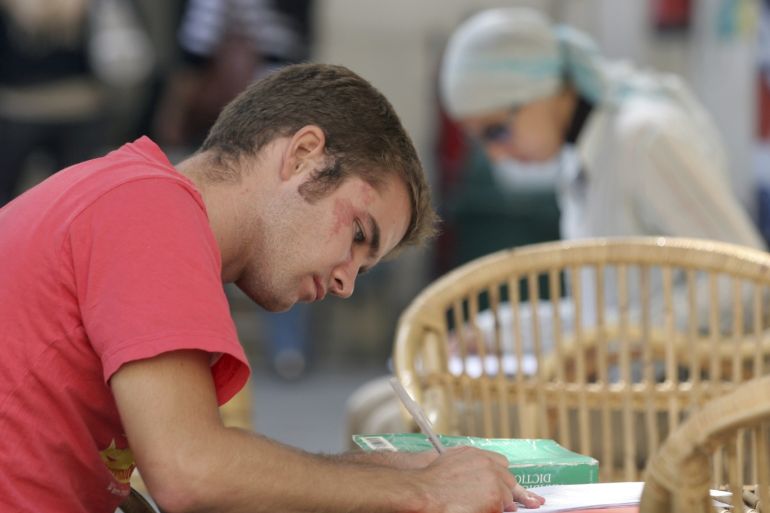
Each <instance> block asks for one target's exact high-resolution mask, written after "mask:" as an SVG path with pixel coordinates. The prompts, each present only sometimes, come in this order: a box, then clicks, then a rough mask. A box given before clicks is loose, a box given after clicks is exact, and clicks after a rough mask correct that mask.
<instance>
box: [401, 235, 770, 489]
mask: <svg viewBox="0 0 770 513" xmlns="http://www.w3.org/2000/svg"><path fill="white" fill-rule="evenodd" d="M525 296H526V298H528V299H527V300H524V297H525ZM769 297H770V256H768V255H767V254H766V253H764V252H761V251H757V250H752V249H748V248H743V247H739V246H735V245H730V244H724V243H719V242H712V241H703V240H692V239H673V238H625V239H600V240H586V241H579V242H554V243H546V244H537V245H532V246H525V247H520V248H516V249H511V250H504V251H500V252H497V253H494V254H491V255H488V256H485V257H482V258H480V259H477V260H475V261H472V262H470V263H468V264H465V265H463V266H461V267H459V268H457V269H455V270H454V271H452V272H450V273H449V274H447V275H445V276H443V277H441V278H439V279H438V280H436V281H435V282H434V283H433V284H431V285H430V286H428V287H427V288H426V289H425V290H424V291H423V292H422V293H421V294H420V295H419V296H418V297H417V298H416V299H415V300H414V301H413V302H412V304H411V305H410V306H409V308H408V309H407V310H406V311H405V312H404V313H403V314H402V316H401V318H400V320H399V324H398V329H397V333H396V341H395V347H394V366H395V371H396V374H397V375H398V377H399V379H400V380H401V381H402V382H403V383H404V385H405V386H406V387H407V389H408V390H409V392H410V393H411V394H412V396H413V397H414V398H415V399H416V400H417V401H418V402H419V403H420V404H421V405H422V406H423V408H425V410H426V411H427V413H428V415H429V417H430V418H431V420H432V421H433V422H434V424H435V426H436V428H437V430H438V431H439V432H442V433H446V434H462V435H469V436H471V435H474V436H486V437H505V438H508V437H517V438H518V437H521V438H550V439H555V440H556V441H558V442H559V443H560V444H562V445H564V446H565V447H567V448H570V449H572V450H575V451H577V452H580V453H582V454H588V455H592V456H594V457H596V458H597V459H598V460H599V461H600V479H601V480H603V481H617V480H623V481H631V480H639V479H640V476H641V470H642V469H643V468H644V465H645V463H646V460H647V456H648V455H650V454H652V453H654V452H655V451H656V450H657V449H658V447H659V446H660V443H661V442H662V440H663V439H665V437H666V436H667V434H668V433H670V432H672V431H673V430H674V429H676V427H677V426H678V425H679V424H680V423H681V421H682V420H683V418H684V417H685V416H686V415H687V413H688V412H689V411H690V410H691V409H692V408H695V407H697V406H699V405H700V404H702V403H703V402H704V401H706V400H708V399H709V398H711V397H714V396H717V395H721V394H723V393H725V392H726V391H729V390H731V389H732V388H733V387H734V386H735V384H736V383H739V382H742V381H744V380H746V379H750V378H752V377H756V376H760V375H763V374H766V373H767V371H768V368H770V365H769V363H770V362H768V355H770V336H766V326H767V325H768V322H767V314H766V313H767V311H768V310H770V299H768V298H769Z"/></svg>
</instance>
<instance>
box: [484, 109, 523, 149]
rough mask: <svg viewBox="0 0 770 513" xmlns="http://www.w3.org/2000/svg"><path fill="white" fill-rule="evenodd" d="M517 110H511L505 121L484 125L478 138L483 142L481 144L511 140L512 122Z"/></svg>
mask: <svg viewBox="0 0 770 513" xmlns="http://www.w3.org/2000/svg"><path fill="white" fill-rule="evenodd" d="M516 110H517V109H515V108H513V109H511V111H510V113H509V115H508V116H507V117H506V118H505V120H503V121H496V122H494V123H489V124H487V125H484V126H483V127H482V128H481V130H479V133H478V138H479V139H480V140H481V142H482V143H501V142H505V141H507V140H508V139H510V137H511V135H513V128H512V127H511V122H512V121H513V117H514V116H515V115H516Z"/></svg>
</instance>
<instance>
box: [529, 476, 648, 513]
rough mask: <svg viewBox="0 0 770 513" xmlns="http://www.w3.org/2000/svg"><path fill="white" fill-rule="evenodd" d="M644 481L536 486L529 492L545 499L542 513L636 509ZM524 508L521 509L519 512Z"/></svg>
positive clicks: (540, 510)
mask: <svg viewBox="0 0 770 513" xmlns="http://www.w3.org/2000/svg"><path fill="white" fill-rule="evenodd" d="M643 487H644V483H643V482H628V483H592V484H577V485H554V486H536V487H534V488H529V489H528V490H530V491H532V492H535V493H536V494H538V495H540V496H542V497H545V504H543V505H542V506H540V508H539V509H537V510H536V511H538V512H539V513H556V512H558V511H573V510H576V509H586V508H603V507H615V506H633V505H637V504H639V500H640V499H641V497H642V488H643ZM522 510H524V508H522V507H519V511H522Z"/></svg>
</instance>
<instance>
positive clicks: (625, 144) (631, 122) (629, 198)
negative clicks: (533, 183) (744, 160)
mask: <svg viewBox="0 0 770 513" xmlns="http://www.w3.org/2000/svg"><path fill="white" fill-rule="evenodd" d="M440 88H441V95H442V99H443V102H444V105H445V106H446V108H447V110H448V112H449V113H450V115H451V116H452V117H453V118H454V119H457V120H459V121H460V122H461V124H462V126H463V127H464V129H465V131H466V133H468V134H469V135H470V136H471V137H472V138H473V139H475V140H476V141H478V142H479V143H480V144H481V145H482V146H483V147H484V149H485V151H486V154H487V155H488V156H489V158H490V159H491V160H492V161H494V162H496V163H505V162H506V161H510V160H514V161H518V162H523V163H532V162H539V161H547V160H550V159H553V158H555V157H557V156H558V155H559V154H560V152H561V151H562V150H563V149H564V148H565V147H567V146H571V147H574V149H575V151H576V154H577V165H573V166H567V165H565V166H562V169H561V173H560V176H559V177H558V184H557V187H558V192H559V199H560V208H561V223H560V224H561V235H562V238H564V239H579V238H586V237H607V236H634V235H663V236H679V237H698V238H705V239H715V240H720V241H725V242H732V243H736V244H742V245H745V246H750V247H754V248H763V247H764V244H763V242H762V239H761V237H760V235H759V233H758V231H757V229H756V228H755V226H754V225H753V224H752V222H751V220H750V219H749V217H748V215H747V213H746V211H745V210H744V208H743V207H742V205H741V204H740V203H739V202H738V200H737V198H736V196H735V195H734V193H733V192H732V189H731V186H730V177H729V167H728V164H727V159H726V156H725V149H724V145H723V143H722V140H721V138H720V136H719V134H718V132H717V129H716V127H715V125H714V123H713V121H712V120H711V119H710V117H709V115H708V113H707V112H706V111H705V110H704V109H703V107H702V106H701V105H700V104H699V102H698V100H697V99H696V98H695V96H694V95H693V94H692V93H691V92H690V90H689V89H688V88H687V86H686V85H685V84H684V83H683V82H682V81H681V80H680V79H679V78H678V77H676V76H674V75H665V74H659V73H654V72H647V71H644V72H643V71H640V70H637V69H635V68H633V67H631V66H630V65H629V64H627V63H624V62H609V61H607V60H605V59H603V58H602V56H601V55H599V53H598V52H597V50H596V47H595V46H594V44H593V42H592V41H591V40H590V39H589V38H588V36H586V35H585V34H583V33H581V32H579V31H577V30H575V29H573V28H571V27H568V26H561V25H552V24H551V23H550V22H549V20H548V19H546V18H545V16H543V15H542V14H541V13H540V12H538V11H535V10H530V9H526V8H501V9H491V10H487V11H483V12H481V13H478V14H476V15H474V16H472V17H471V18H470V19H468V20H467V21H465V22H464V23H463V24H461V25H460V26H459V27H458V28H457V30H456V31H455V32H454V33H453V35H452V37H451V39H450V41H449V43H448V45H447V49H446V52H445V55H444V59H443V62H442V69H441V76H440Z"/></svg>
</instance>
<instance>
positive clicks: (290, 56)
mask: <svg viewBox="0 0 770 513" xmlns="http://www.w3.org/2000/svg"><path fill="white" fill-rule="evenodd" d="M312 9H313V2H312V1H310V0H281V1H278V0H189V1H188V2H187V3H186V5H185V8H184V10H183V14H182V20H181V24H180V27H179V31H178V41H179V49H180V54H181V56H180V63H179V67H178V69H176V70H174V71H173V73H172V75H171V78H170V83H169V87H168V90H167V94H166V95H165V97H164V99H163V101H162V104H161V107H160V109H159V112H158V115H157V117H156V122H155V135H156V136H157V139H158V142H159V144H161V146H164V147H166V146H167V147H170V148H171V149H172V150H174V151H177V152H180V153H186V152H187V151H189V149H191V148H195V147H197V146H198V145H199V144H200V143H201V141H203V139H204V138H205V137H206V134H207V132H208V130H209V128H210V127H211V125H212V124H213V123H214V121H215V120H216V117H217V115H218V113H219V112H220V110H221V109H222V107H223V106H224V105H225V104H226V103H228V102H229V101H230V100H232V99H233V98H234V97H235V96H236V95H237V94H238V93H240V92H241V91H242V90H243V89H245V88H246V86H248V84H249V83H251V82H252V81H253V80H256V79H259V78H261V77H264V76H267V75H268V74H270V73H271V72H273V71H276V70H278V69H280V68H282V67H283V66H286V65H288V64H296V63H300V62H305V61H307V60H308V58H309V56H310V48H311V41H312V20H311V15H312ZM311 313H312V312H311V307H310V306H309V305H297V306H296V307H295V308H292V309H291V310H289V311H288V312H282V313H278V314H271V315H261V316H260V317H261V320H262V321H263V323H262V324H263V325H264V326H265V328H266V333H265V337H264V338H265V341H266V342H267V357H268V361H269V362H270V365H271V368H272V369H273V370H274V371H275V373H276V374H277V375H278V376H279V377H281V378H284V379H297V378H299V377H300V376H302V375H303V373H304V372H305V371H306V369H307V365H308V360H309V353H310V350H311V347H310V346H311V344H310V329H309V323H310V320H311V319H310V317H311Z"/></svg>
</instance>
